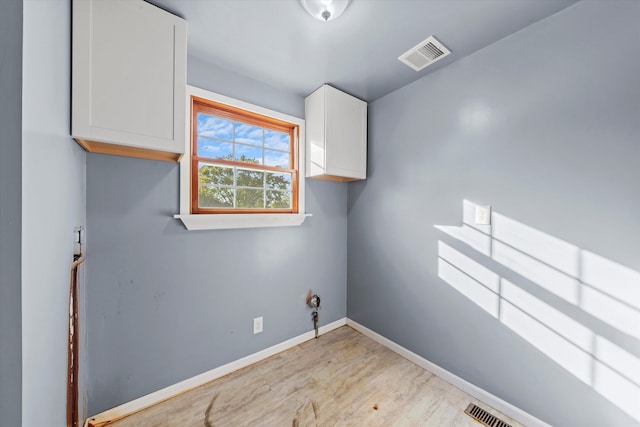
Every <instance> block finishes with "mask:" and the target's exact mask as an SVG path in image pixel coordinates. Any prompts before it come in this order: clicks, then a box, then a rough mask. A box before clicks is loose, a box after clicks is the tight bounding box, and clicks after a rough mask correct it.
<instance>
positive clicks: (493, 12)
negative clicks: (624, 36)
mask: <svg viewBox="0 0 640 427" xmlns="http://www.w3.org/2000/svg"><path fill="white" fill-rule="evenodd" d="M149 1H150V2H151V3H153V4H156V5H158V6H160V7H162V8H164V9H166V10H169V11H171V12H173V13H175V14H177V15H179V16H182V17H183V18H185V19H186V20H187V22H188V32H189V42H188V43H189V46H188V52H189V55H191V56H193V57H196V58H199V59H201V60H204V61H206V62H209V63H212V64H215V65H217V66H219V67H222V68H225V69H227V70H230V71H233V72H236V73H239V74H242V75H246V76H249V77H251V78H253V79H255V80H259V81H262V82H264V83H267V84H269V85H271V86H273V87H276V88H280V89H282V90H286V91H289V92H293V93H296V94H298V95H301V96H306V95H308V94H309V93H311V92H312V91H313V90H315V89H316V88H318V87H319V86H320V85H322V84H323V83H329V84H331V85H332V86H335V87H336V88H338V89H341V90H343V91H345V92H348V93H351V94H352V95H355V96H357V97H358V98H361V99H364V100H366V101H373V100H375V99H377V98H380V97H382V96H384V95H386V94H388V93H390V92H392V91H394V90H396V89H398V88H400V87H402V86H405V85H407V84H409V83H411V82H413V81H414V80H417V79H418V78H420V77H422V76H424V75H426V74H428V73H430V72H433V71H435V70H437V69H439V68H442V67H444V66H446V65H447V64H450V63H451V62H453V61H456V60H458V59H460V58H463V57H465V56H467V55H470V54H472V53H474V52H476V51H478V50H480V49H482V48H483V47H485V46H488V45H490V44H492V43H494V42H495V41H497V40H499V39H501V38H503V37H506V36H508V35H509V34H512V33H514V32H516V31H518V30H520V29H522V28H524V27H526V26H528V25H530V24H532V23H534V22H536V21H539V20H541V19H544V18H545V17H547V16H549V15H552V14H554V13H556V12H558V11H560V10H562V9H564V8H566V7H568V6H570V5H571V4H573V3H575V1H576V0H352V1H351V3H350V4H349V6H348V7H347V9H346V10H345V12H344V14H343V15H342V16H341V17H340V18H338V19H336V20H334V21H331V22H321V21H317V20H315V19H314V18H312V17H311V16H310V15H308V14H307V12H306V11H305V10H304V9H303V7H302V6H301V5H300V3H299V1H298V0H149ZM430 35H434V36H436V38H438V39H439V40H440V41H441V42H442V43H443V44H444V45H445V46H446V47H447V48H449V49H450V50H451V52H452V53H451V55H450V56H448V57H446V58H444V59H442V60H440V61H439V62H437V63H435V64H433V65H432V66H429V67H427V68H425V69H424V70H422V71H420V72H416V71H413V70H412V69H411V68H409V67H407V66H406V65H404V64H402V63H401V62H400V61H398V59H397V58H398V56H400V55H401V54H402V53H404V52H405V51H406V50H408V49H410V48H412V47H413V46H415V45H416V44H418V43H419V42H421V41H423V40H424V39H426V38H427V37H428V36H430Z"/></svg>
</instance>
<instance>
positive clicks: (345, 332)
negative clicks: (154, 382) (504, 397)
mask: <svg viewBox="0 0 640 427" xmlns="http://www.w3.org/2000/svg"><path fill="white" fill-rule="evenodd" d="M471 402H472V403H475V404H477V405H479V406H481V407H483V408H484V409H486V410H487V411H489V412H491V413H492V414H494V415H496V416H498V417H500V418H501V419H502V420H504V421H506V422H507V423H510V424H511V425H512V426H514V427H516V426H521V424H518V423H517V422H515V421H513V420H512V419H510V418H508V417H506V416H503V415H501V414H500V413H499V412H497V411H495V410H493V409H492V408H490V407H488V406H487V405H485V404H483V403H481V402H479V401H477V400H476V399H474V398H472V397H471V396H469V395H467V394H466V393H464V392H462V391H460V390H459V389H457V388H455V387H453V386H451V385H449V384H447V383H446V382H444V381H443V380H441V379H440V378H438V377H436V376H434V375H433V374H431V373H429V372H428V371H425V370H424V369H422V368H420V367H418V366H417V365H415V364H413V363H412V362H409V361H408V360H406V359H404V358H403V357H401V356H399V355H397V354H396V353H394V352H392V351H391V350H388V349H387V348H385V347H383V346H382V345H380V344H378V343H376V342H375V341H372V340H371V339H369V338H367V337H365V336H364V335H362V334H360V333H359V332H356V331H354V330H353V329H351V328H349V327H348V326H344V327H341V328H339V329H337V330H335V331H332V332H329V333H327V334H325V335H322V336H321V337H320V338H319V339H317V340H315V339H314V340H311V341H307V342H305V343H303V344H301V345H299V346H296V347H294V348H292V349H290V350H287V351H285V352H282V353H280V354H277V355H275V356H273V357H270V358H269V359H266V360H264V361H262V362H259V363H256V364H255V365H252V366H250V367H247V368H244V369H241V370H238V371H236V372H234V373H232V374H229V375H227V376H225V377H223V378H220V379H218V380H215V381H212V382H210V383H207V384H205V385H203V386H200V387H198V388H196V389H193V390H191V391H189V392H187V393H184V394H182V395H180V396H177V397H174V398H173V399H170V400H168V401H166V402H163V403H160V404H158V405H155V406H153V407H151V408H148V409H146V410H144V411H141V412H138V413H136V414H134V415H131V416H129V417H127V418H124V419H122V420H120V421H117V422H116V423H114V424H110V426H113V427H133V426H136V427H142V426H145V427H149V426H162V427H164V426H171V427H183V426H185V427H191V426H194V427H195V426H198V427H202V426H204V427H213V426H215V427H219V426H286V427H289V426H292V427H295V426H300V427H302V426H358V427H360V426H367V427H368V426H456V427H457V426H469V427H478V426H480V424H478V423H477V422H475V421H474V420H473V419H472V418H470V417H469V416H468V415H466V414H464V410H465V408H466V407H467V405H468V404H469V403H471Z"/></svg>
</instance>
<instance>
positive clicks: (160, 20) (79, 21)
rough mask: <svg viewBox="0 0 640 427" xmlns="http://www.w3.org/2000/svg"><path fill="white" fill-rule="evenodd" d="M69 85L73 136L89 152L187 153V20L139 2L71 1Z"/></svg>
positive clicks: (167, 156) (170, 156)
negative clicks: (71, 48) (71, 24)
mask: <svg viewBox="0 0 640 427" xmlns="http://www.w3.org/2000/svg"><path fill="white" fill-rule="evenodd" d="M72 80H73V84H72V86H73V98H72V102H73V108H72V110H73V116H72V134H73V137H74V138H76V140H78V142H79V143H80V144H81V145H83V147H85V148H86V149H87V150H88V151H97V152H107V153H109V154H122V155H132V156H135V157H149V158H164V159H165V160H169V159H173V160H177V159H178V158H179V157H180V155H181V153H183V151H184V137H185V110H184V108H185V102H184V99H185V90H186V23H185V21H184V20H183V19H181V18H179V17H177V16H174V15H172V14H170V13H168V12H165V11H164V10H162V9H159V8H157V7H155V6H153V5H151V4H149V3H146V2H144V1H142V0H74V2H73V75H72ZM110 151H111V152H110Z"/></svg>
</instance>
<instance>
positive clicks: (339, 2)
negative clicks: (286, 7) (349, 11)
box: [300, 0, 350, 22]
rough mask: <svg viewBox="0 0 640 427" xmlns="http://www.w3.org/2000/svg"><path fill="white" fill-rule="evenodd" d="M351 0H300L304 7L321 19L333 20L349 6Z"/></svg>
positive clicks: (310, 13)
mask: <svg viewBox="0 0 640 427" xmlns="http://www.w3.org/2000/svg"><path fill="white" fill-rule="evenodd" d="M349 1H350V0H300V4H302V7H304V9H305V10H306V11H307V12H309V15H311V16H313V17H314V18H316V19H317V20H319V21H325V22H327V21H333V20H334V19H336V18H337V17H339V16H340V15H342V12H344V10H345V9H346V8H347V5H348V4H349Z"/></svg>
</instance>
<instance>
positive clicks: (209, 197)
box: [198, 184, 233, 208]
mask: <svg viewBox="0 0 640 427" xmlns="http://www.w3.org/2000/svg"><path fill="white" fill-rule="evenodd" d="M198 206H199V207H201V208H232V207H233V188H223V187H206V186H203V185H202V184H201V185H200V188H199V189H198Z"/></svg>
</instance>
